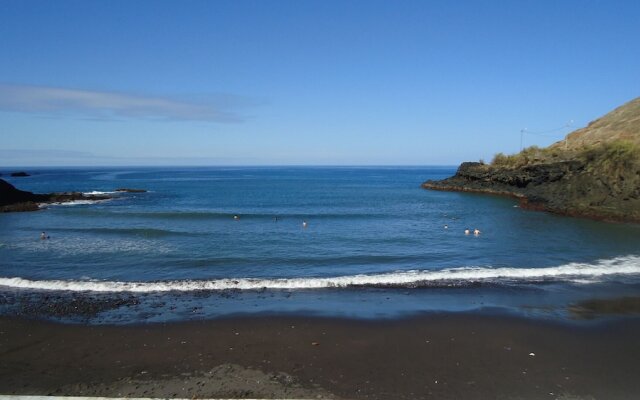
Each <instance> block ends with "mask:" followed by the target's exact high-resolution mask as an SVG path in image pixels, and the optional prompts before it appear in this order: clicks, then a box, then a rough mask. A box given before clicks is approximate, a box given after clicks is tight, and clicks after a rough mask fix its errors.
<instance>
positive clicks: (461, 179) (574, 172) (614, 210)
mask: <svg viewBox="0 0 640 400" xmlns="http://www.w3.org/2000/svg"><path fill="white" fill-rule="evenodd" d="M422 186H423V187H424V188H426V189H434V190H447V191H467V192H478V193H490V194H498V195H507V196H513V197H516V198H518V199H520V204H521V206H523V207H525V208H530V209H537V210H544V211H550V212H554V213H559V214H565V215H572V216H583V217H588V218H595V219H604V220H615V221H629V222H640V170H637V169H634V168H631V169H624V168H620V169H614V170H606V171H605V170H601V169H599V168H594V167H593V166H592V165H590V164H589V163H587V162H585V161H584V160H571V161H562V162H556V163H544V164H536V165H527V166H523V167H519V168H501V167H494V166H490V165H485V164H480V163H471V162H467V163H463V164H462V165H460V167H459V168H458V171H457V172H456V174H455V175H454V176H453V177H451V178H448V179H444V180H442V181H427V182H425V183H423V185H422Z"/></svg>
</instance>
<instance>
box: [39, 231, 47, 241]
mask: <svg viewBox="0 0 640 400" xmlns="http://www.w3.org/2000/svg"><path fill="white" fill-rule="evenodd" d="M46 238H47V234H46V233H44V232H42V233H41V234H40V240H45V239H46Z"/></svg>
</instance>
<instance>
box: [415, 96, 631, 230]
mask: <svg viewBox="0 0 640 400" xmlns="http://www.w3.org/2000/svg"><path fill="white" fill-rule="evenodd" d="M422 187H424V188H425V189H432V190H446V191H463V192H477V193H489V194H497V195H506V196H511V197H515V198H517V199H519V201H520V205H521V206H522V207H523V208H529V209H535V210H543V211H550V212H554V213H559V214H564V215H571V216H581V217H588V218H594V219H603V220H611V221H628V222H640V98H638V99H635V100H632V101H630V102H628V103H627V104H625V105H623V106H621V107H618V108H617V109H615V110H614V111H612V112H611V113H609V114H607V115H605V116H603V117H602V118H599V119H597V120H596V121H593V122H591V123H590V124H589V125H588V126H587V127H585V128H582V129H579V130H577V131H575V132H572V133H570V134H569V135H568V136H567V138H565V140H563V141H560V142H558V143H555V144H553V145H551V146H549V147H548V148H546V149H539V148H537V147H535V146H534V147H532V148H529V149H525V150H523V151H522V152H520V153H518V154H515V155H512V156H505V155H503V154H498V155H496V158H495V159H494V161H493V162H492V164H491V165H488V164H484V163H474V162H466V163H462V164H461V165H460V167H459V168H458V171H457V172H456V174H455V175H454V176H452V177H450V178H447V179H444V180H441V181H427V182H425V183H423V184H422Z"/></svg>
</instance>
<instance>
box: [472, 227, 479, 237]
mask: <svg viewBox="0 0 640 400" xmlns="http://www.w3.org/2000/svg"><path fill="white" fill-rule="evenodd" d="M473 234H474V235H476V236H478V235H479V234H480V229H478V228H476V229H474V230H473Z"/></svg>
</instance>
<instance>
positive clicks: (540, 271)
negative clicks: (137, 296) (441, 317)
mask: <svg viewBox="0 0 640 400" xmlns="http://www.w3.org/2000/svg"><path fill="white" fill-rule="evenodd" d="M620 275H624V276H630V275H640V256H626V257H617V258H614V259H610V260H600V261H597V262H596V263H594V264H584V263H570V264H565V265H561V266H557V267H546V268H480V267H467V268H451V269H443V270H437V271H432V270H423V271H401V272H392V273H385V274H376V275H351V276H339V277H328V278H278V279H262V278H238V279H217V280H184V281H158V282H117V281H96V280H39V281H36V280H28V279H23V278H18V277H14V278H0V286H6V287H12V288H22V289H34V290H63V291H92V292H137V293H145V292H167V291H197V290H227V289H239V290H255V289H263V288H266V289H288V290H296V289H322V288H345V287H376V286H396V287H402V286H405V287H420V286H429V285H433V284H437V283H438V282H443V283H451V282H454V283H459V284H465V283H474V282H487V283H497V284H500V283H528V282H540V281H557V282H579V283H582V284H586V283H589V282H600V281H602V279H603V278H606V277H613V276H620Z"/></svg>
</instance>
